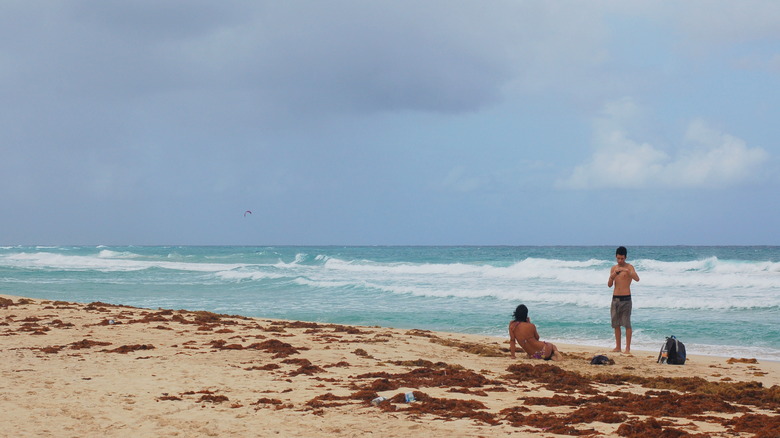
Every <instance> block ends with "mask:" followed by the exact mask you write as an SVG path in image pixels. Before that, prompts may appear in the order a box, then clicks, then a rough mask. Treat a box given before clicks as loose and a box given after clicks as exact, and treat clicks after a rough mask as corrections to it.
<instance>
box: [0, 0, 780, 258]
mask: <svg viewBox="0 0 780 438" xmlns="http://www.w3.org/2000/svg"><path fill="white" fill-rule="evenodd" d="M779 115H780V2H776V1H774V0H765V1H762V0H743V1H739V2H734V1H723V0H691V1H686V2H673V1H641V0H638V1H630V2H626V1H618V0H615V1H598V0H595V1H588V2H582V1H559V0H546V1H544V2H539V1H525V0H494V1H490V2H483V1H458V0H426V1H419V0H413V1H412V0H409V1H407V0H386V1H385V0H376V1H358V0H329V1H314V0H309V1H299V0H285V1H276V0H267V1H263V0H252V1H222V2H214V1H205V0H170V1H165V0H135V1H132V2H129V1H110V0H70V1H67V2H61V1H53V0H52V1H37V0H5V1H3V2H0V136H1V137H0V206H2V210H1V211H2V213H1V214H0V245H608V246H612V245H778V244H780V233H779V232H778V231H777V224H778V223H780V208H779V205H778V204H779V203H778V200H780V195H778V193H780V160H778V157H779V156H780V140H779V139H780V123H778V116H779ZM247 210H249V211H251V214H245V212H246V211H247Z"/></svg>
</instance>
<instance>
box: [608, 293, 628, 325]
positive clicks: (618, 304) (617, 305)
mask: <svg viewBox="0 0 780 438" xmlns="http://www.w3.org/2000/svg"><path fill="white" fill-rule="evenodd" d="M609 313H610V315H611V316H612V328H618V327H620V326H623V327H625V328H631V295H626V296H622V297H616V296H613V297H612V306H611V307H610V309H609Z"/></svg>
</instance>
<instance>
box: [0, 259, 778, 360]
mask: <svg viewBox="0 0 780 438" xmlns="http://www.w3.org/2000/svg"><path fill="white" fill-rule="evenodd" d="M628 251H629V253H628V262H629V263H632V264H633V265H634V266H635V268H636V270H637V273H638V274H639V276H640V281H639V282H638V283H634V284H633V285H632V294H633V309H634V310H633V316H632V323H633V326H634V337H633V343H632V349H633V350H650V351H658V350H659V349H660V347H661V344H662V343H663V342H664V340H665V338H666V337H667V336H670V335H674V336H676V337H677V338H678V339H679V340H681V341H683V342H684V343H685V345H686V347H687V350H688V352H689V353H690V354H704V355H717V356H733V357H755V358H759V359H767V360H775V361H776V360H780V324H779V322H780V247H775V246H712V247H701V246H695V247H691V246H642V247H629V248H628ZM614 254H615V248H614V247H599V246H584V247H581V246H576V247H575V246H571V247H569V246H530V247H510V246H485V247H477V246H452V247H449V246H442V247H427V246H420V247H418V246H376V247H375V246H365V247H362V246H361V247H349V246H347V247H341V246H323V247H304V246H257V247H250V246H207V247H200V246H123V247H112V246H51V247H42V246H6V247H0V293H3V294H9V295H18V296H27V297H32V298H42V299H49V300H62V301H77V302H84V303H89V302H93V301H102V302H108V303H113V304H126V305H132V306H140V307H147V308H153V309H157V308H164V309H188V310H207V311H211V312H217V313H226V314H232V315H245V316H252V317H266V318H283V319H294V320H305V321H316V322H326V323H339V324H357V325H369V326H374V325H376V326H387V327H396V328H418V329H427V330H437V331H447V332H455V333H469V334H480V335H488V336H495V337H498V338H503V339H506V338H507V332H506V330H507V324H508V322H509V320H510V319H511V316H512V312H513V311H514V309H515V307H516V306H517V305H518V304H525V305H527V306H528V308H529V309H530V310H529V316H530V317H531V319H532V321H533V322H534V323H535V324H536V325H537V328H538V330H539V333H540V334H541V337H542V340H549V341H552V342H560V343H572V344H584V345H593V346H601V347H604V348H605V349H611V348H613V347H614V334H613V330H612V328H611V327H610V316H609V305H610V300H611V296H612V292H611V290H610V289H609V288H608V287H607V279H608V274H609V269H610V267H611V266H612V265H613V264H614V263H615V257H614Z"/></svg>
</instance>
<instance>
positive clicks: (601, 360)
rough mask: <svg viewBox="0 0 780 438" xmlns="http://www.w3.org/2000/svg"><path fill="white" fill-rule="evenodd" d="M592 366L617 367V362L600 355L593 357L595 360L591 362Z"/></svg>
mask: <svg viewBox="0 0 780 438" xmlns="http://www.w3.org/2000/svg"><path fill="white" fill-rule="evenodd" d="M590 364H591V365H615V361H614V360H612V359H610V358H609V357H607V356H605V355H603V354H599V355H598V356H593V359H591V360H590Z"/></svg>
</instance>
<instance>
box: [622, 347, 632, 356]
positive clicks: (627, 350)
mask: <svg viewBox="0 0 780 438" xmlns="http://www.w3.org/2000/svg"><path fill="white" fill-rule="evenodd" d="M623 354H627V355H629V356H631V350H629V349H628V348H626V351H624V352H623Z"/></svg>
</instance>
